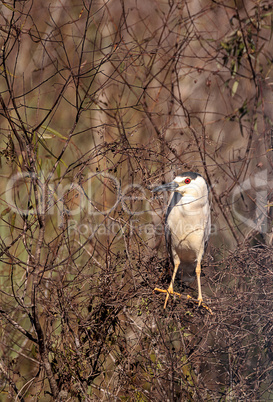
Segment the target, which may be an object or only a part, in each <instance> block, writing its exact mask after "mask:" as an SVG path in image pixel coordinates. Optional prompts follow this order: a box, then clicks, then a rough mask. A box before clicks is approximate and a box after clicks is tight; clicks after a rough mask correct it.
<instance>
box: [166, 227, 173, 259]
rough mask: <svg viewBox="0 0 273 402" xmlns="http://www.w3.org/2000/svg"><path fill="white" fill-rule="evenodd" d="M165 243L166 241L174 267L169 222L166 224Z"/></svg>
mask: <svg viewBox="0 0 273 402" xmlns="http://www.w3.org/2000/svg"><path fill="white" fill-rule="evenodd" d="M165 241H166V248H167V251H168V254H169V257H170V260H171V263H172V265H174V262H173V254H172V236H171V231H170V228H169V225H168V224H167V222H166V223H165Z"/></svg>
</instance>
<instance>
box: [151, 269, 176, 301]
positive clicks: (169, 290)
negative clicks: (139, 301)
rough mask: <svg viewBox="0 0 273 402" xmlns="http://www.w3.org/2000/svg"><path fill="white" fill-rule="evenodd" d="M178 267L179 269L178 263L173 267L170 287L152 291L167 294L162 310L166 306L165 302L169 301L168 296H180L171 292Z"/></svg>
mask: <svg viewBox="0 0 273 402" xmlns="http://www.w3.org/2000/svg"><path fill="white" fill-rule="evenodd" d="M178 267H179V262H178V263H176V264H175V266H174V271H173V276H172V280H171V283H170V286H169V287H168V290H164V289H159V288H155V289H154V291H157V292H162V293H167V294H166V299H165V303H164V308H166V306H167V302H168V299H169V296H170V295H177V296H181V294H180V293H177V292H174V291H173V284H174V280H175V276H176V273H177V270H178Z"/></svg>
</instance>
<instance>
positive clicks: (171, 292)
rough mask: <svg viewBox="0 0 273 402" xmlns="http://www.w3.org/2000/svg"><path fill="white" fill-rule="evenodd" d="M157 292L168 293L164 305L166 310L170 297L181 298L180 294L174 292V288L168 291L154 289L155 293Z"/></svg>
mask: <svg viewBox="0 0 273 402" xmlns="http://www.w3.org/2000/svg"><path fill="white" fill-rule="evenodd" d="M155 291H156V292H162V293H167V294H166V299H165V303H164V308H166V306H167V302H168V298H169V296H170V295H176V296H179V297H181V294H180V293H177V292H174V291H173V289H172V288H169V289H168V290H166V289H159V288H154V292H155Z"/></svg>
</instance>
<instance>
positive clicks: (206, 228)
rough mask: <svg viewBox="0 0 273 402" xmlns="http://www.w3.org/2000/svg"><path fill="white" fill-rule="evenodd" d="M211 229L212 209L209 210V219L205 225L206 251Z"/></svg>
mask: <svg viewBox="0 0 273 402" xmlns="http://www.w3.org/2000/svg"><path fill="white" fill-rule="evenodd" d="M210 231H211V218H210V210H209V215H208V220H207V223H206V226H205V231H204V252H205V250H206V248H207V245H208V241H209V237H210Z"/></svg>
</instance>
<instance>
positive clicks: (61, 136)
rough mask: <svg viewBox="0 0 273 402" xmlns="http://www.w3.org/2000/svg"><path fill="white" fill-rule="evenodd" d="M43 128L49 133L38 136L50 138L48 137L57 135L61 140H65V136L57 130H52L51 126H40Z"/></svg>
mask: <svg viewBox="0 0 273 402" xmlns="http://www.w3.org/2000/svg"><path fill="white" fill-rule="evenodd" d="M41 127H42V128H43V129H44V130H46V131H48V132H49V133H51V134H45V133H44V134H41V135H40V137H42V138H43V139H50V138H54V137H59V138H61V139H62V140H67V138H66V137H64V136H63V135H62V134H61V133H59V132H58V131H56V130H54V129H53V128H51V127H48V126H41Z"/></svg>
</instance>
